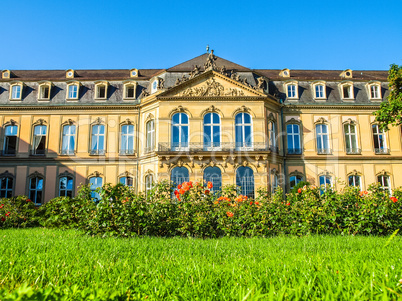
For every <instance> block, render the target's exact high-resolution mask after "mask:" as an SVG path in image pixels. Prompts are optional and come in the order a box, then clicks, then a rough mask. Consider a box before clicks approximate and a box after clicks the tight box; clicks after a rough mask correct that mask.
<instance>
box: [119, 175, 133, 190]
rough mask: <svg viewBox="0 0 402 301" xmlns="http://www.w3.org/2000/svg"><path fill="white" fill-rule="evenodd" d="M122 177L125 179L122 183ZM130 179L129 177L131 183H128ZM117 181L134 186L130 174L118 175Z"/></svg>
mask: <svg viewBox="0 0 402 301" xmlns="http://www.w3.org/2000/svg"><path fill="white" fill-rule="evenodd" d="M123 179H125V180H124V183H123V182H122V180H123ZM130 179H131V185H129V184H130V183H129V182H130ZM119 183H120V184H122V185H124V186H127V187H134V177H133V176H132V175H131V174H129V173H126V174H124V175H122V176H120V177H119Z"/></svg>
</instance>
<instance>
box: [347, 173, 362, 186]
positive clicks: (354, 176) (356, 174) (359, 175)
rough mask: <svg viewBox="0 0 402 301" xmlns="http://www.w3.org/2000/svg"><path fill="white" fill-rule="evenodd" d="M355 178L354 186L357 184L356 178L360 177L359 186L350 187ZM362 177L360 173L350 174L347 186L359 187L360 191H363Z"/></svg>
mask: <svg viewBox="0 0 402 301" xmlns="http://www.w3.org/2000/svg"><path fill="white" fill-rule="evenodd" d="M351 177H353V184H356V180H355V178H356V177H358V178H359V186H356V185H350V178H351ZM362 179H363V177H362V175H361V174H358V173H356V172H355V173H350V174H348V175H347V184H348V186H349V187H359V189H360V190H363V183H362Z"/></svg>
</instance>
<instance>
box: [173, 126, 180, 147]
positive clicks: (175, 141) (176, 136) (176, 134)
mask: <svg viewBox="0 0 402 301" xmlns="http://www.w3.org/2000/svg"><path fill="white" fill-rule="evenodd" d="M172 139H173V144H175V145H176V146H177V144H178V142H179V141H180V131H179V127H178V126H173V134H172Z"/></svg>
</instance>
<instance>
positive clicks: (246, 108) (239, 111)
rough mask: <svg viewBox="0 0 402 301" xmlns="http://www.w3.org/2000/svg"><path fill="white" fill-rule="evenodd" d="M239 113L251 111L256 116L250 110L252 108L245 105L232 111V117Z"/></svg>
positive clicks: (250, 112)
mask: <svg viewBox="0 0 402 301" xmlns="http://www.w3.org/2000/svg"><path fill="white" fill-rule="evenodd" d="M238 113H249V114H251V115H252V116H253V117H255V114H254V113H253V112H252V111H251V110H250V108H248V107H246V106H245V105H242V106H241V107H240V108H238V109H237V110H235V111H234V112H233V113H232V117H233V118H234V117H235V116H236V115H237V114H238Z"/></svg>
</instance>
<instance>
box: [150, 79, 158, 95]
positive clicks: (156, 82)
mask: <svg viewBox="0 0 402 301" xmlns="http://www.w3.org/2000/svg"><path fill="white" fill-rule="evenodd" d="M156 90H158V80H157V79H155V80H154V81H153V82H152V92H151V93H155V92H156Z"/></svg>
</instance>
